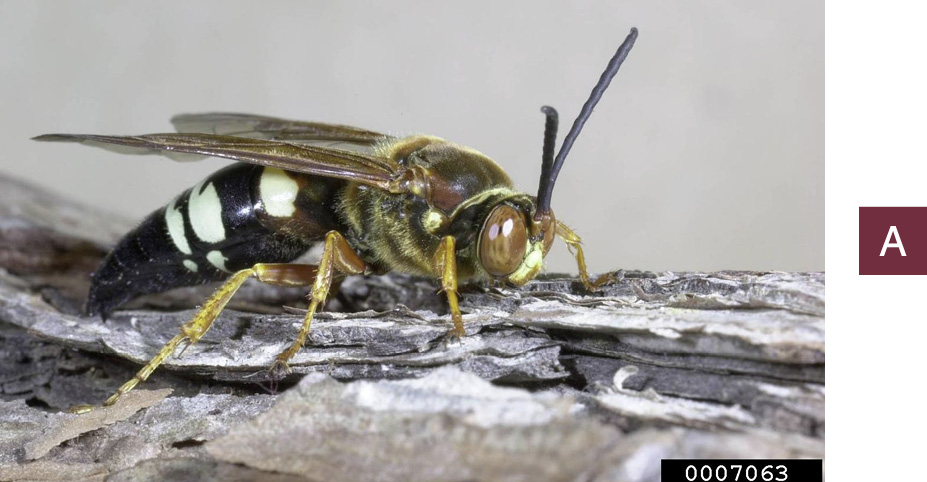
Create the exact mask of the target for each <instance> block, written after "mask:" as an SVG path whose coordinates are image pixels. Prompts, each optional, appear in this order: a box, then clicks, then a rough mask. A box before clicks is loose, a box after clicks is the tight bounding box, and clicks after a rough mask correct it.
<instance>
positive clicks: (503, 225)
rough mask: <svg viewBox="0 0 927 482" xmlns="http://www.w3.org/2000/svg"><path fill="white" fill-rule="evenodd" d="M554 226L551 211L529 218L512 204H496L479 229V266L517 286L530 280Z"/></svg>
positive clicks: (551, 236) (548, 248) (541, 261)
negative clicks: (539, 216)
mask: <svg viewBox="0 0 927 482" xmlns="http://www.w3.org/2000/svg"><path fill="white" fill-rule="evenodd" d="M555 226H556V222H555V221H554V216H553V213H552V212H551V213H548V214H547V215H545V216H542V217H541V219H539V220H533V219H529V216H528V215H526V214H525V213H524V211H522V210H520V209H518V208H516V207H513V206H510V205H508V204H499V205H497V206H496V207H495V208H493V210H492V211H491V212H490V213H489V216H488V217H487V218H486V222H485V223H483V229H482V230H481V231H480V240H479V244H478V246H477V251H478V253H479V258H480V263H481V264H482V265H483V269H485V270H486V272H487V273H489V275H490V276H492V277H493V278H496V279H504V280H506V281H508V282H510V283H512V284H515V285H518V286H520V285H523V284H525V283H527V282H528V281H531V280H532V279H534V277H535V276H537V274H538V272H540V270H541V267H542V266H543V264H544V256H546V255H547V252H548V251H549V250H550V246H551V244H552V243H553V240H554V231H555Z"/></svg>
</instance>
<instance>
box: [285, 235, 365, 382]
mask: <svg viewBox="0 0 927 482" xmlns="http://www.w3.org/2000/svg"><path fill="white" fill-rule="evenodd" d="M366 269H367V264H366V263H364V260H362V259H361V258H360V256H358V255H357V253H355V252H354V250H353V249H352V248H351V246H350V245H349V244H348V242H347V241H346V240H345V239H344V236H342V235H341V233H339V232H337V231H329V232H328V234H326V235H325V247H324V248H323V250H322V259H320V260H319V271H318V274H316V277H315V283H313V285H312V294H311V295H310V296H311V298H310V302H309V310H308V311H306V317H305V318H304V319H303V326H302V328H300V330H299V335H298V336H297V337H296V341H294V342H293V344H292V345H290V347H289V348H287V349H286V350H283V352H282V353H280V354H279V355H277V359H276V360H275V361H274V364H273V365H272V366H271V368H270V373H271V375H273V376H274V377H280V376H282V375H284V374H286V372H288V371H289V365H288V363H289V361H290V359H291V358H293V356H295V355H296V353H297V352H299V350H300V349H301V348H302V347H303V345H305V344H306V338H307V337H308V336H309V329H310V328H311V327H312V317H313V316H314V315H315V312H316V310H317V309H318V308H319V306H322V305H323V304H324V303H325V299H326V298H327V297H328V291H329V288H331V284H332V277H333V276H334V272H335V270H338V271H340V272H342V273H346V274H361V273H363V272H364V271H365V270H366Z"/></svg>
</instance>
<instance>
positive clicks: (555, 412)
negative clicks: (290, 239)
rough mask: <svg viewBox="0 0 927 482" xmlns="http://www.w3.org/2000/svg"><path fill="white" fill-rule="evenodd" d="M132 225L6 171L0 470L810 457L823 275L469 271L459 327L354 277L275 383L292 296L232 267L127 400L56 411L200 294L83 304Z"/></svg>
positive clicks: (108, 382)
mask: <svg viewBox="0 0 927 482" xmlns="http://www.w3.org/2000/svg"><path fill="white" fill-rule="evenodd" d="M129 227H130V223H128V222H126V221H125V220H122V219H120V218H118V217H116V216H112V215H109V214H107V213H105V212H102V211H99V210H96V209H93V208H90V207H86V206H80V205H77V204H75V203H73V202H70V201H68V200H65V199H61V198H59V197H57V196H54V195H52V194H49V193H46V192H43V191H40V190H38V189H35V188H33V187H30V186H27V185H24V184H21V183H18V182H16V181H13V180H10V179H5V178H0V397H2V399H3V400H4V401H3V402H0V427H3V430H4V431H6V432H7V434H6V435H5V436H4V437H2V438H0V479H3V480H6V479H16V478H39V476H41V477H45V478H52V479H54V478H59V479H74V478H80V477H84V478H86V479H87V480H95V479H102V478H103V477H106V476H112V477H113V478H115V479H116V480H118V479H119V478H120V477H122V478H125V479H138V478H145V477H149V478H155V477H158V476H162V475H165V474H178V473H184V474H188V475H189V476H191V477H197V478H200V479H205V480H213V479H215V480H219V479H221V480H228V479H229V478H232V477H239V478H242V479H251V478H270V479H271V480H273V478H277V479H279V480H306V479H310V480H356V479H374V478H376V479H382V480H390V479H401V480H461V479H500V478H510V479H514V480H522V479H536V478H546V479H550V478H556V479H574V480H659V465H660V464H659V461H660V459H661V458H672V457H690V458H691V457H725V458H732V457H751V458H754V457H780V458H785V457H814V458H821V457H823V448H824V274H823V273H784V272H744V271H724V272H717V273H676V272H662V273H651V272H637V271H635V272H630V271H629V272H623V271H619V272H618V274H619V277H618V278H619V279H618V280H617V281H616V282H614V283H610V284H608V285H606V286H605V287H603V289H602V290H601V291H599V292H596V293H588V292H586V291H585V290H584V289H583V287H582V284H581V283H580V282H579V281H578V280H577V279H576V278H573V277H568V276H565V275H546V276H543V277H541V278H540V279H539V280H536V281H534V282H532V283H530V284H528V285H527V286H525V287H524V288H521V289H510V288H500V287H481V286H473V287H467V288H465V289H464V290H463V293H462V305H461V306H462V309H463V311H464V322H465V324H466V327H467V336H466V337H464V338H463V339H461V340H460V341H459V342H447V341H445V338H444V335H445V333H446V331H447V330H448V329H449V328H450V320H449V317H448V316H447V315H446V307H445V305H444V300H443V298H442V297H440V296H437V295H436V294H435V292H436V290H437V285H436V284H435V283H434V282H433V281H431V280H427V279H419V278H414V277H409V276H405V275H400V274H389V275H385V276H379V277H377V276H370V277H351V278H348V279H346V280H344V282H343V283H342V284H341V287H340V290H339V293H338V295H337V297H336V298H335V299H333V300H332V301H331V302H330V303H329V305H328V306H327V308H326V311H324V312H322V313H320V314H318V315H317V319H316V322H315V323H314V324H313V331H312V335H311V342H310V343H308V344H307V346H306V347H305V348H304V349H303V350H302V351H301V352H300V353H299V354H298V355H297V356H296V357H295V358H294V360H293V362H292V363H291V367H292V369H293V370H292V373H291V374H290V375H289V376H288V377H287V378H286V379H283V380H275V379H272V378H271V377H269V376H268V372H267V368H268V367H269V366H270V364H271V363H272V361H273V358H274V356H275V355H276V354H277V353H279V352H280V351H282V350H283V349H284V348H285V347H286V346H287V345H288V344H289V343H291V342H292V341H293V339H294V338H295V336H296V332H297V330H298V326H299V324H300V323H301V321H302V314H301V311H302V310H303V309H304V308H305V300H304V295H305V292H303V291H301V290H295V289H280V288H275V287H268V286H263V285H260V284H259V283H251V282H249V283H247V284H246V286H245V287H243V289H242V291H241V292H240V294H239V295H237V296H236V298H235V299H234V301H233V302H232V303H231V304H230V307H229V309H227V310H226V311H225V312H224V314H223V315H222V317H221V318H220V319H219V320H218V321H217V322H216V323H215V325H214V327H213V328H212V330H211V331H209V333H208V334H207V335H206V336H205V337H204V339H203V340H201V341H200V342H199V343H198V344H196V345H194V346H191V347H189V348H188V349H187V350H186V351H185V352H184V353H183V355H182V356H174V357H171V358H170V359H168V360H167V362H166V363H165V364H164V365H163V367H162V368H161V369H159V370H158V371H157V372H155V374H154V375H153V376H152V378H151V380H149V382H147V383H145V384H143V385H141V386H140V387H139V389H137V390H136V391H135V392H132V393H131V395H132V396H131V397H129V396H127V397H125V400H124V401H123V402H121V403H119V404H117V405H116V406H114V407H109V408H106V409H98V410H95V411H93V412H91V413H90V414H87V415H79V416H78V415H71V414H67V413H60V412H61V411H63V410H65V409H67V407H69V406H71V405H74V404H78V403H97V404H98V403H100V402H101V401H102V400H104V399H105V398H106V397H107V396H108V395H109V394H110V393H111V392H112V391H114V390H115V389H116V388H117V387H118V386H119V385H120V384H121V383H122V382H124V381H125V380H127V379H129V378H130V377H131V376H132V374H133V373H134V371H135V370H137V369H138V368H139V364H141V363H144V362H145V361H147V360H148V359H149V358H150V357H151V356H153V355H154V353H156V352H157V351H158V350H159V349H160V347H161V346H162V345H163V344H164V343H165V342H166V341H167V340H168V339H170V338H171V337H172V336H174V335H175V334H176V333H177V330H178V328H179V326H180V325H181V324H182V323H184V322H185V321H187V320H189V318H190V317H191V316H192V314H193V313H194V307H195V306H196V305H198V304H200V303H202V302H203V301H204V300H205V298H206V296H208V294H209V292H210V291H211V289H213V288H214V287H210V286H206V287H198V288H184V289H178V290H174V291H172V292H170V293H165V294H163V295H159V296H152V297H146V298H143V299H140V300H137V301H136V302H133V303H132V304H131V305H130V306H128V307H127V308H126V309H124V310H121V311H118V312H117V313H115V314H114V316H113V317H112V318H111V319H108V320H107V321H103V320H101V319H99V318H89V317H86V316H83V315H82V310H81V307H82V303H83V298H84V297H85V296H86V291H87V289H88V286H89V278H88V275H89V273H90V272H92V270H93V269H94V268H95V266H96V264H97V263H98V262H99V260H100V259H101V258H102V256H103V255H105V253H106V250H107V248H108V246H110V245H112V243H113V242H114V241H115V240H116V239H118V237H119V236H120V235H121V233H123V232H125V231H127V230H128V228H129ZM294 385H295V386H294ZM158 389H161V390H158ZM281 390H282V392H281ZM168 393H170V395H168ZM81 434H83V435H81Z"/></svg>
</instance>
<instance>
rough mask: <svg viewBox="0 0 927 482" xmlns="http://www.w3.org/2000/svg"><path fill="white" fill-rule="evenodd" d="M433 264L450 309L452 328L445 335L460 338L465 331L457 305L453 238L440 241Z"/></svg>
mask: <svg viewBox="0 0 927 482" xmlns="http://www.w3.org/2000/svg"><path fill="white" fill-rule="evenodd" d="M434 264H435V274H436V275H437V276H440V277H441V291H443V292H444V293H445V294H446V295H447V304H448V305H450V307H451V320H453V321H454V328H452V329H451V331H449V332H448V333H447V334H448V337H450V338H460V337H462V336H464V335H465V334H466V331H465V330H464V324H463V317H462V316H461V315H460V307H459V306H458V305H457V255H456V254H455V246H454V237H453V236H445V237H444V239H442V240H441V244H439V245H438V250H437V251H435V254H434Z"/></svg>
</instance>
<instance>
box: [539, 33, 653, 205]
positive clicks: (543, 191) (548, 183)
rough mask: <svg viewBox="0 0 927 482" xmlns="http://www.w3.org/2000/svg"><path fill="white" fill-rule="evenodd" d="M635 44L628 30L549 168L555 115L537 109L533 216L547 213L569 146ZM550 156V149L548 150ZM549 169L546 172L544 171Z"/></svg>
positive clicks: (543, 109) (632, 34)
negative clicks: (539, 145)
mask: <svg viewBox="0 0 927 482" xmlns="http://www.w3.org/2000/svg"><path fill="white" fill-rule="evenodd" d="M635 40H637V28H631V32H630V33H629V34H628V37H627V38H626V39H624V42H623V43H622V44H621V46H620V47H618V51H617V52H615V55H614V56H613V57H612V59H611V60H609V61H608V66H607V67H605V72H602V75H601V76H600V77H599V81H598V82H597V83H596V84H595V87H593V88H592V93H591V94H589V98H588V99H586V103H585V104H583V108H582V109H581V110H580V111H579V115H578V116H576V120H575V121H573V127H571V128H570V132H568V133H567V135H566V137H564V138H563V144H561V145H560V152H558V153H557V158H556V159H554V162H553V165H550V163H549V161H548V159H547V156H548V149H547V146H548V135H549V132H548V129H549V128H550V125H551V114H550V111H553V113H554V121H553V123H554V133H553V135H550V137H556V113H557V112H556V111H554V109H553V108H549V109H550V111H547V110H546V109H548V108H547V107H544V108H542V109H541V111H542V112H544V114H545V115H547V124H546V127H545V130H544V157H543V158H542V163H541V183H540V186H538V204H537V212H538V213H546V212H549V211H550V198H551V196H552V195H553V192H554V183H555V182H556V181H557V175H558V174H560V168H562V167H563V161H564V159H566V156H567V154H569V153H570V149H571V148H572V147H573V142H575V141H576V138H577V137H578V136H579V132H580V131H582V130H583V125H585V124H586V121H587V120H588V119H589V116H591V115H592V109H594V108H595V105H596V104H598V103H599V99H601V98H602V94H603V93H605V89H607V88H608V84H609V83H610V82H611V81H612V78H613V77H615V74H617V73H618V68H620V67H621V64H622V63H623V62H624V59H625V58H626V57H627V56H628V52H630V51H631V47H633V46H634V41H635ZM550 151H551V152H553V146H551V149H550ZM548 165H550V167H549V169H548V168H547V167H548Z"/></svg>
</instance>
